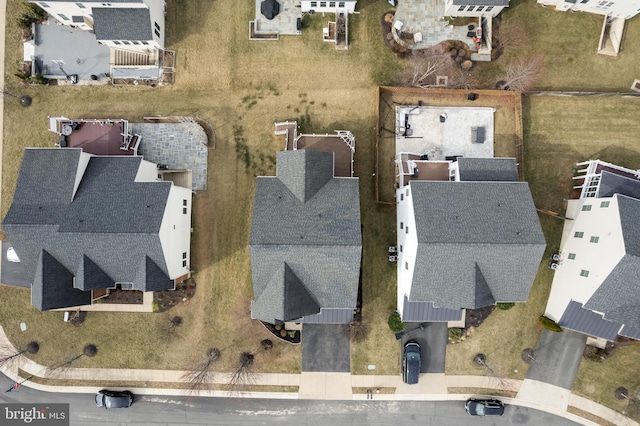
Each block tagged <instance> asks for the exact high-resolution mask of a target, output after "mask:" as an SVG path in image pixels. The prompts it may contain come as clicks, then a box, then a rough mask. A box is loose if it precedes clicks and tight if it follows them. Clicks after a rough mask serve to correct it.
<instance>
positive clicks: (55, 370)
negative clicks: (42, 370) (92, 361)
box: [47, 344, 98, 376]
mask: <svg viewBox="0 0 640 426" xmlns="http://www.w3.org/2000/svg"><path fill="white" fill-rule="evenodd" d="M97 354H98V347H97V346H96V345H93V344H88V345H86V346H85V347H84V348H83V350H82V353H81V354H79V355H76V356H74V357H71V358H68V359H67V360H66V361H63V362H61V363H60V364H57V365H54V366H51V367H49V368H47V374H49V375H52V376H53V375H60V374H62V373H64V372H65V371H67V370H69V369H70V368H71V367H72V366H73V363H75V362H76V361H77V360H79V359H80V358H82V357H83V356H86V357H89V358H92V357H94V356H96V355H97Z"/></svg>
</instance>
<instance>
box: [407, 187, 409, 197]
mask: <svg viewBox="0 0 640 426" xmlns="http://www.w3.org/2000/svg"><path fill="white" fill-rule="evenodd" d="M408 196H409V188H407V197H408Z"/></svg>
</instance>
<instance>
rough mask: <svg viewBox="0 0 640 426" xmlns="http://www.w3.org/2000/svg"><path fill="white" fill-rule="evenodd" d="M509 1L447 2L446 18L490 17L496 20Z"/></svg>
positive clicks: (463, 0)
mask: <svg viewBox="0 0 640 426" xmlns="http://www.w3.org/2000/svg"><path fill="white" fill-rule="evenodd" d="M508 6H509V0H480V1H478V0H446V1H445V13H444V14H445V16H472V17H475V16H490V17H492V18H495V17H496V16H498V15H499V14H500V12H502V10H503V9H504V8H505V7H508Z"/></svg>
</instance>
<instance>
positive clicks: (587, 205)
mask: <svg viewBox="0 0 640 426" xmlns="http://www.w3.org/2000/svg"><path fill="white" fill-rule="evenodd" d="M582 211H583V212H589V211H591V204H585V205H584V206H582Z"/></svg>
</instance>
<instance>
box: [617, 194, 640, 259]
mask: <svg viewBox="0 0 640 426" xmlns="http://www.w3.org/2000/svg"><path fill="white" fill-rule="evenodd" d="M616 198H617V200H618V212H619V213H620V226H621V228H622V238H623V239H624V248H625V252H626V253H627V254H629V255H633V256H636V257H640V226H638V224H640V200H636V199H634V198H630V197H626V196H624V195H616Z"/></svg>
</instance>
